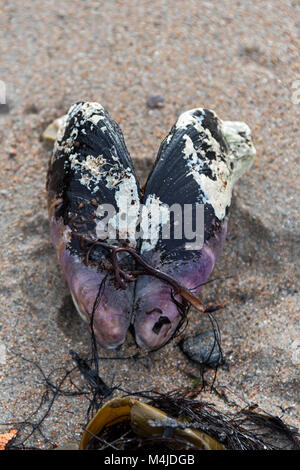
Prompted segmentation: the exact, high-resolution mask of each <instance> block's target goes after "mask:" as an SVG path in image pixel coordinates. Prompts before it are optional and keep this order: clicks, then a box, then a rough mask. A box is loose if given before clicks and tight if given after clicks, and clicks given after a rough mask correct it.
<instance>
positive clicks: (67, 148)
mask: <svg viewBox="0 0 300 470" xmlns="http://www.w3.org/2000/svg"><path fill="white" fill-rule="evenodd" d="M71 119H73V121H74V123H73V129H72V132H71V134H70V136H69V137H67V138H64V136H65V131H66V128H67V126H68V125H69V123H70V121H71ZM101 119H105V116H104V108H103V106H101V104H99V103H94V102H86V103H76V104H73V105H72V106H71V107H70V109H69V111H68V113H67V114H66V115H65V116H62V117H61V118H59V119H57V120H56V121H54V123H56V126H57V129H56V132H57V135H56V140H55V143H54V149H53V157H52V161H54V160H55V159H57V158H60V157H61V156H62V153H60V151H61V150H63V151H64V153H67V154H68V153H71V152H72V148H73V144H74V141H75V140H76V138H77V137H78V134H79V131H80V132H81V133H82V134H86V130H85V129H84V127H83V125H84V124H85V122H87V121H88V122H90V123H91V124H92V125H94V126H96V125H97V124H98V122H99V121H100V120H101ZM54 123H53V124H54Z"/></svg>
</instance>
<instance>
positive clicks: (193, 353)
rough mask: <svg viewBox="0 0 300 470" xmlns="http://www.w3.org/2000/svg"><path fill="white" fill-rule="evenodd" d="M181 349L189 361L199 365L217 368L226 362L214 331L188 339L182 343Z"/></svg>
mask: <svg viewBox="0 0 300 470" xmlns="http://www.w3.org/2000/svg"><path fill="white" fill-rule="evenodd" d="M181 348H182V351H183V352H184V354H186V355H187V356H188V358H189V359H191V360H192V361H193V362H197V363H198V364H202V365H204V364H205V365H206V366H208V367H216V366H217V365H219V364H222V363H223V362H224V361H223V357H222V353H221V349H220V347H219V345H218V343H217V341H216V340H215V336H214V333H213V331H206V332H204V333H199V334H197V335H196V336H192V337H189V338H186V339H185V340H184V341H183V342H182V344H181Z"/></svg>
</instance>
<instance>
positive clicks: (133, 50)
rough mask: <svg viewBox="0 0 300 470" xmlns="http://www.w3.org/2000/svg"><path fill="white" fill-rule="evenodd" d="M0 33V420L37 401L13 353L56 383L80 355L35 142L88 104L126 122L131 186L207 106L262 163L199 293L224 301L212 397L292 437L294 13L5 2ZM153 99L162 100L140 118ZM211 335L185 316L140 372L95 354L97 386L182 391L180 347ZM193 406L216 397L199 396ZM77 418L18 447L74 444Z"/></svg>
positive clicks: (61, 414) (263, 6)
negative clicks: (279, 425)
mask: <svg viewBox="0 0 300 470" xmlns="http://www.w3.org/2000/svg"><path fill="white" fill-rule="evenodd" d="M0 24H1V27H0V48H1V56H0V80H2V81H3V82H4V83H5V85H6V100H7V106H6V107H5V108H4V107H2V111H1V105H0V111H1V113H0V159H1V172H0V217H1V219H0V240H1V250H0V311H1V321H0V421H1V422H2V423H3V422H14V421H22V420H24V419H25V418H26V417H28V415H29V414H30V413H31V412H32V411H33V410H34V409H35V408H36V405H37V403H38V401H39V399H40V397H41V394H42V392H43V390H44V383H43V378H42V376H41V374H40V372H39V371H38V370H37V368H36V367H34V366H33V365H32V364H30V363H28V362H25V361H24V360H22V359H21V358H20V357H19V356H16V355H15V354H14V352H15V353H18V354H21V355H22V356H24V357H26V358H27V359H30V360H32V361H35V362H37V363H39V364H40V366H41V367H42V368H43V370H44V371H45V372H50V371H51V370H54V369H55V370H57V371H58V372H55V374H56V375H55V374H54V377H55V376H59V369H60V368H64V367H66V366H70V364H71V359H70V355H69V351H70V349H72V350H74V351H76V352H78V353H80V354H81V355H83V356H86V355H88V354H89V353H90V336H89V333H88V331H87V328H86V326H85V324H84V323H83V322H82V320H81V319H80V318H79V316H78V315H77V313H76V310H75V308H74V306H73V304H72V300H71V297H70V294H69V291H68V287H67V285H66V282H65V280H64V278H63V276H62V273H61V271H60V268H59V266H58V263H57V259H56V254H55V251H54V248H53V246H52V244H51V241H50V235H49V226H48V214H47V204H46V190H45V181H46V173H47V167H48V160H49V157H50V155H51V148H50V147H49V145H46V144H45V142H44V141H43V139H42V137H41V136H42V133H43V131H44V130H45V128H46V127H47V125H48V124H49V123H50V122H52V121H53V120H54V119H55V118H57V117H59V116H61V115H63V114H64V113H65V112H66V111H67V110H68V108H69V107H70V105H71V104H73V103H74V102H76V101H79V100H87V101H97V102H100V103H101V104H102V105H103V106H105V108H106V109H107V110H108V111H109V113H110V114H111V116H112V117H113V118H114V119H115V120H116V121H117V122H118V124H119V125H120V126H121V128H122V131H123V133H124V136H125V139H126V143H127V146H128V149H129V152H130V154H131V156H132V158H133V161H134V164H135V166H136V169H137V174H138V176H139V178H140V179H141V181H145V178H146V176H147V174H148V172H149V170H150V169H151V165H152V163H153V161H154V159H155V157H156V153H157V151H158V148H159V145H160V142H161V140H162V139H163V138H164V137H165V135H166V134H167V133H168V132H169V129H170V127H171V126H172V125H173V123H174V122H175V121H176V119H177V117H178V115H179V114H180V113H181V112H183V111H184V110H188V109H190V108H195V107H200V106H203V107H206V108H210V109H213V110H214V111H215V112H216V113H217V114H218V115H219V116H220V118H222V119H224V120H233V121H235V120H240V121H245V122H246V123H247V124H248V125H249V126H250V127H251V129H252V134H253V142H254V145H255V147H256V150H257V155H256V158H255V161H254V164H253V167H252V169H251V170H250V171H249V172H248V173H247V174H245V175H244V176H243V177H242V178H241V180H239V182H238V183H237V185H236V186H235V189H234V195H233V203H232V207H231V212H230V222H229V232H228V236H227V243H226V245H225V249H224V251H223V253H222V256H221V258H220V260H219V261H218V263H217V266H216V268H215V270H214V273H213V275H212V276H213V277H218V278H221V279H220V280H218V281H216V282H213V283H211V284H208V285H207V286H205V287H204V288H203V289H202V292H201V297H200V298H201V300H202V301H203V303H204V304H207V303H210V302H211V303H214V304H225V308H224V309H223V310H220V311H218V312H216V313H215V317H216V319H217V320H218V323H219V326H220V329H221V334H222V345H223V349H224V354H225V357H226V366H222V367H221V368H220V369H219V371H218V375H217V380H216V384H217V386H218V387H226V390H227V391H228V390H230V391H231V392H232V394H233V395H234V396H235V397H236V399H237V400H238V399H239V400H240V403H241V404H242V403H243V400H245V401H246V402H247V403H253V404H254V403H255V404H259V405H260V406H261V407H262V408H263V409H265V410H266V411H268V412H270V413H272V414H275V415H277V416H281V417H282V418H283V419H284V420H285V422H286V423H288V424H291V425H294V426H299V366H300V335H299V326H300V325H299V320H300V316H299V307H300V297H299V277H300V267H299V246H300V239H299V150H300V139H299V118H300V92H299V89H300V82H298V85H299V87H298V85H297V80H298V81H299V80H300V61H299V47H300V4H299V3H298V2H296V1H288V0H268V1H262V0H257V1H253V0H252V1H250V0H249V1H248V0H246V1H243V2H241V1H238V0H224V1H223V2H208V1H203V0H190V1H189V2H185V1H183V0H178V1H176V2H171V1H166V0H153V1H152V2H146V1H145V0H139V1H138V0H128V1H116V0H113V1H110V2H108V1H91V0H88V1H85V2H84V1H80V0H73V1H70V0H67V1H66V2H63V3H62V2H57V1H53V0H48V1H43V2H38V1H36V0H33V1H30V2H29V1H27V2H24V1H20V0H10V1H3V2H2V5H1V16H0ZM297 87H298V88H297ZM297 90H298V92H297ZM154 95H161V96H162V97H163V98H164V104H163V106H161V107H157V108H154V109H151V108H150V107H149V103H148V105H147V100H148V99H149V97H151V96H154ZM209 328H210V325H209V321H208V319H207V318H206V317H205V316H204V315H203V316H201V315H200V314H199V313H196V312H195V311H193V310H192V311H191V312H190V314H189V324H188V327H187V329H186V330H185V331H184V333H183V334H182V336H180V337H178V338H176V339H175V340H174V341H172V342H171V343H170V344H168V345H167V346H166V347H165V348H163V349H162V350H160V351H158V352H156V353H154V354H152V355H151V356H149V357H147V358H145V359H142V360H139V361H134V360H132V359H131V360H121V361H120V360H115V359H103V360H102V362H101V364H100V369H101V375H102V377H103V378H104V379H105V381H106V383H108V384H111V383H117V384H121V385H122V386H123V387H124V388H127V389H131V390H142V389H143V390H146V389H150V388H151V389H153V388H155V389H157V390H160V391H167V390H172V389H175V388H178V387H183V386H189V385H192V381H191V379H190V376H189V375H188V374H194V375H197V374H199V370H198V369H197V366H196V365H195V364H193V363H191V362H190V361H189V360H188V359H187V358H186V357H185V356H184V355H183V353H182V352H181V350H180V348H179V346H178V343H179V341H180V340H181V339H182V338H183V337H186V336H188V335H191V334H194V333H195V332H202V331H203V332H204V331H207V330H208V329H209ZM135 350H136V349H135V345H134V340H133V338H132V337H131V336H130V335H128V340H127V342H126V343H125V344H124V345H123V346H122V347H121V350H120V351H117V352H109V351H104V350H101V351H100V354H101V356H103V357H113V356H114V355H117V354H118V355H120V354H121V355H127V354H130V353H132V352H134V351H135ZM57 374H58V375H57ZM210 376H211V375H210ZM228 393H229V392H228ZM203 397H204V398H207V399H209V400H210V401H211V402H213V403H216V404H217V403H218V402H219V401H220V399H219V398H218V397H217V396H216V395H214V394H212V393H210V392H209V390H208V391H206V392H205V393H204V395H203ZM45 406H47V404H46V405H45ZM86 407H87V401H86V399H85V398H84V397H82V396H80V397H76V399H75V398H74V397H60V398H59V400H57V401H56V402H55V403H54V406H53V408H52V411H51V413H50V415H49V417H48V418H47V419H46V420H45V422H44V423H43V427H42V429H43V433H44V435H45V436H46V437H47V438H48V439H49V440H50V443H49V442H48V443H45V440H44V439H43V438H42V436H41V435H39V434H36V435H34V436H33V438H32V439H30V440H29V441H28V442H27V444H28V445H29V444H30V445H35V446H38V447H42V448H49V447H50V446H51V443H60V442H62V441H64V440H68V439H76V440H78V439H79V438H80V434H81V431H82V425H83V424H84V423H85V419H86V416H85V413H86ZM4 429H6V430H7V427H4V426H3V425H0V432H4Z"/></svg>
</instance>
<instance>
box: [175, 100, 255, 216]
mask: <svg viewBox="0 0 300 470" xmlns="http://www.w3.org/2000/svg"><path fill="white" fill-rule="evenodd" d="M210 112H211V113H212V114H213V115H214V117H215V118H216V119H217V125H218V126H219V129H220V131H221V132H222V133H223V136H224V137H225V139H226V141H227V143H228V145H229V151H228V152H224V151H222V150H221V148H220V144H219V142H218V141H217V140H216V139H215V138H213V136H212V134H211V132H210V130H209V129H208V128H207V127H204V126H203V120H204V118H205V110H203V109H201V108H198V109H193V110H190V111H187V112H185V113H183V114H182V115H181V116H180V117H179V119H178V121H177V123H176V128H177V129H186V128H187V126H193V127H194V128H195V129H196V130H197V131H198V132H199V133H201V136H203V142H204V143H205V144H206V147H207V148H206V150H205V151H204V150H203V149H202V148H201V147H199V148H198V147H197V148H196V147H195V145H194V143H193V141H192V139H191V138H190V136H189V134H188V133H187V134H184V136H183V140H184V141H185V146H184V149H183V158H184V159H185V160H186V162H187V165H188V167H189V170H190V174H191V175H192V176H193V178H194V180H195V181H196V182H197V184H198V186H199V198H201V202H204V203H209V204H211V206H212V207H213V209H214V212H215V215H216V217H217V218H218V219H219V220H222V219H224V217H225V215H226V209H227V207H229V206H230V203H231V196H232V188H233V184H234V182H235V181H236V180H237V179H238V178H239V177H240V176H241V175H242V173H244V171H245V170H246V169H248V168H249V166H251V163H252V161H253V157H254V155H255V148H254V147H253V145H252V140H251V132H250V129H249V127H248V126H247V125H246V124H244V123H241V122H231V121H224V122H223V121H221V120H220V119H219V118H217V116H216V114H215V113H213V111H210ZM208 151H209V152H210V155H211V153H212V152H213V154H214V155H215V158H213V159H212V158H208V157H207V152H208ZM204 167H205V168H206V169H207V168H209V169H210V171H211V174H210V175H208V174H207V172H205V171H203V168H204Z"/></svg>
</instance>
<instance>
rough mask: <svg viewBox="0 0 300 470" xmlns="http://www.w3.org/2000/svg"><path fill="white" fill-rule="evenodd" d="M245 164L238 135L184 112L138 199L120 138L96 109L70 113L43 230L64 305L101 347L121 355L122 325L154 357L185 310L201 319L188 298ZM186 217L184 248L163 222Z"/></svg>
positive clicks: (244, 135)
mask: <svg viewBox="0 0 300 470" xmlns="http://www.w3.org/2000/svg"><path fill="white" fill-rule="evenodd" d="M254 155H255V149H254V147H253V145H252V141H251V134H250V129H249V128H248V126H247V125H246V124H244V123H241V122H230V121H221V120H220V119H219V118H218V117H217V116H216V114H215V113H214V112H213V111H210V110H206V109H202V108H197V109H193V110H190V111H187V112H185V113H183V114H182V115H181V116H180V117H179V118H178V120H177V122H176V124H175V125H174V126H173V127H172V129H171V131H170V132H169V134H168V135H167V137H166V138H165V139H164V140H163V142H162V144H161V147H160V149H159V152H158V156H157V159H156V162H155V165H154V167H153V170H152V172H151V174H150V176H149V178H148V180H147V183H146V185H145V188H144V191H143V193H142V191H141V190H140V187H139V183H138V181H137V178H136V176H135V172H134V168H133V164H132V161H131V158H130V156H129V153H128V151H127V148H126V145H125V142H124V138H123V135H122V132H121V130H120V128H119V127H118V125H117V124H116V123H115V122H114V121H113V120H112V119H111V117H110V116H109V115H108V113H107V112H106V111H105V110H104V108H103V107H102V106H101V105H100V104H98V103H88V102H80V103H76V104H74V105H73V106H72V107H71V108H70V110H69V112H68V114H67V116H66V117H64V118H63V119H62V120H61V121H60V126H59V129H58V134H57V138H56V142H55V146H54V151H53V155H52V158H51V160H50V163H49V171H48V179H47V190H48V208H49V218H50V229H51V236H52V239H53V243H54V245H55V247H56V251H57V256H58V260H59V263H60V266H61V268H62V271H63V273H64V275H65V277H66V280H67V282H68V285H69V287H70V291H71V294H72V297H73V300H74V304H75V305H76V308H77V310H78V312H79V313H80V315H81V316H82V317H83V318H84V319H85V320H87V321H88V322H89V323H90V326H91V328H92V329H93V331H94V333H95V336H96V338H97V340H98V342H99V343H100V344H101V345H102V346H104V347H107V348H115V347H117V346H118V345H120V344H121V343H122V342H123V341H124V339H125V337H126V334H127V330H128V328H129V326H130V324H133V326H134V330H135V337H136V341H137V343H138V344H139V345H140V346H142V347H145V348H149V349H155V348H158V347H160V346H162V345H163V344H165V343H166V342H167V341H168V340H169V339H170V338H171V337H172V336H173V335H174V333H175V332H176V330H177V329H178V327H179V326H180V324H181V323H182V320H183V317H184V315H185V313H186V310H187V306H188V305H189V304H190V303H191V304H192V305H194V306H195V307H196V308H198V309H199V310H201V308H202V307H201V304H200V302H199V300H198V299H197V297H196V294H197V293H198V292H199V290H200V288H201V285H203V284H204V283H205V282H206V280H207V279H208V277H209V275H210V273H211V271H212V270H213V267H214V265H215V262H216V260H217V258H218V256H219V254H220V253H221V251H222V248H223V245H224V242H225V238H226V231H227V219H228V210H229V207H230V203H231V196H232V188H233V184H234V183H235V181H236V180H237V179H238V178H239V177H240V176H241V175H242V174H243V172H244V171H245V170H246V169H248V168H249V167H250V166H251V164H252V160H253V157H254ZM187 206H189V207H190V212H189V219H190V224H191V227H193V226H195V223H196V222H197V220H196V217H197V207H198V206H201V207H202V208H203V224H202V225H203V226H202V227H201V232H203V233H195V241H194V242H191V237H190V233H189V234H187V233H186V230H185V228H186V227H185V225H184V221H183V220H182V219H180V218H179V219H177V218H176V217H175V216H173V215H174V214H173V212H174V211H175V212H176V210H179V212H180V213H184V210H186V208H187ZM110 207H113V208H115V209H116V211H115V212H114V213H111V214H110V213H109V208H110ZM170 208H172V211H170ZM149 214H150V218H149ZM105 216H106V217H105ZM104 220H106V222H105V223H104ZM196 227H197V230H198V232H200V229H199V228H198V226H197V224H196ZM147 230H148V231H147ZM165 230H167V232H165ZM168 230H169V233H168ZM178 230H179V232H178ZM197 230H196V232H197ZM175 232H176V233H177V235H178V233H179V236H174V234H175ZM192 232H193V231H192ZM111 233H112V234H113V235H111ZM137 233H139V234H140V235H143V236H140V237H137ZM165 233H167V236H164V235H165ZM107 234H109V236H106V235H107ZM145 234H146V236H145ZM203 310H204V309H203V308H202V311H203Z"/></svg>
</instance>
